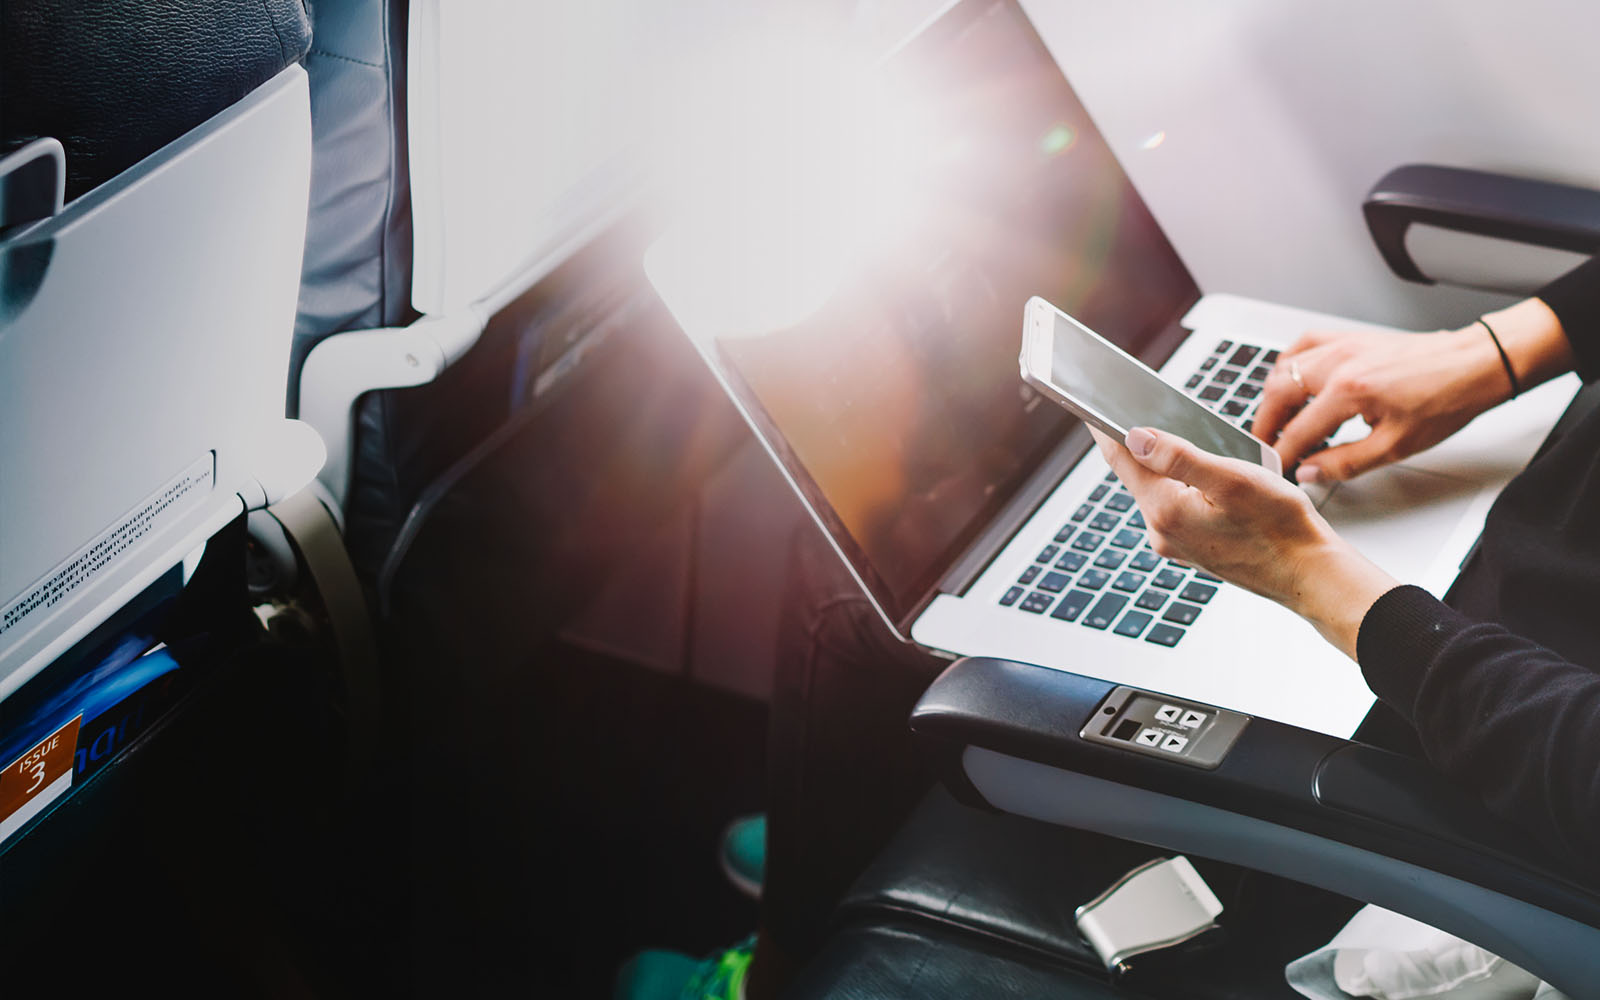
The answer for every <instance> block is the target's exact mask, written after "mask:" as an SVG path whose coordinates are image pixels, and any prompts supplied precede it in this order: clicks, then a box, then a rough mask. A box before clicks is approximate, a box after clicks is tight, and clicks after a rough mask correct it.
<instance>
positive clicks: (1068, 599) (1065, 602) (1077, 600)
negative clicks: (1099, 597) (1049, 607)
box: [1050, 590, 1094, 622]
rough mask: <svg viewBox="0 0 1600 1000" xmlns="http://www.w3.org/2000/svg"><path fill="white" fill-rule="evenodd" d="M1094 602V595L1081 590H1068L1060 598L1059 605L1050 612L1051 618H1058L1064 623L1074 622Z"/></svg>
mask: <svg viewBox="0 0 1600 1000" xmlns="http://www.w3.org/2000/svg"><path fill="white" fill-rule="evenodd" d="M1092 600H1094V595H1093V594H1090V593H1088V592H1086V591H1082V590H1069V591H1067V592H1066V594H1065V595H1063V596H1062V598H1061V603H1060V604H1057V605H1056V609H1055V610H1054V611H1052V612H1050V617H1051V618H1059V619H1061V620H1062V621H1064V622H1074V621H1077V620H1078V616H1079V615H1081V614H1082V613H1083V609H1084V608H1087V607H1088V606H1089V602H1090V601H1092Z"/></svg>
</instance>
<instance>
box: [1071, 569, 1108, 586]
mask: <svg viewBox="0 0 1600 1000" xmlns="http://www.w3.org/2000/svg"><path fill="white" fill-rule="evenodd" d="M1109 579H1111V574H1110V573H1107V572H1106V571H1105V570H1103V569H1086V570H1084V571H1083V575H1082V576H1080V577H1078V586H1080V587H1087V588H1088V589H1090V590H1099V589H1100V588H1101V587H1104V586H1105V585H1106V581H1107V580H1109Z"/></svg>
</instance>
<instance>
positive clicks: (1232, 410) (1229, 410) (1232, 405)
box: [1222, 399, 1250, 417]
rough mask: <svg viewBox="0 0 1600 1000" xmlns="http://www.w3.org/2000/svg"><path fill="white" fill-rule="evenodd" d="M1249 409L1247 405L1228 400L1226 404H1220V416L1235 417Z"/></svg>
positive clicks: (1238, 401) (1235, 400)
mask: <svg viewBox="0 0 1600 1000" xmlns="http://www.w3.org/2000/svg"><path fill="white" fill-rule="evenodd" d="M1249 408H1250V406H1249V404H1248V403H1245V402H1242V401H1240V400H1237V399H1230V400H1228V401H1227V402H1226V403H1223V404H1222V415H1223V416H1225V417H1237V416H1238V415H1239V414H1241V413H1243V412H1244V411H1245V410H1248V409H1249Z"/></svg>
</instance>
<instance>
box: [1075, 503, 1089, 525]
mask: <svg viewBox="0 0 1600 1000" xmlns="http://www.w3.org/2000/svg"><path fill="white" fill-rule="evenodd" d="M1093 513H1094V507H1093V506H1091V505H1089V504H1084V505H1083V506H1081V507H1079V508H1078V509H1077V510H1075V511H1073V512H1072V519H1073V520H1074V521H1082V520H1083V519H1084V518H1086V517H1088V516H1089V515H1090V514H1093Z"/></svg>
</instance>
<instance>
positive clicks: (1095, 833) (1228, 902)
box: [786, 658, 1600, 1000]
mask: <svg viewBox="0 0 1600 1000" xmlns="http://www.w3.org/2000/svg"><path fill="white" fill-rule="evenodd" d="M1132 693H1133V694H1135V695H1137V694H1139V693H1138V692H1132ZM1129 694H1130V692H1128V691H1127V690H1126V689H1118V688H1116V686H1115V685H1112V684H1110V683H1107V682H1102V681H1098V680H1093V679H1090V678H1086V677H1080V676H1077V675H1073V674H1067V673H1064V672H1061V671H1056V670H1049V669H1046V668H1041V667H1036V666H1032V665H1028V664H1020V663H1015V662H1009V661H1000V660H990V659H981V658H968V659H964V660H960V661H957V662H956V663H955V664H953V665H952V666H951V667H950V668H948V669H947V670H946V671H945V673H944V674H942V675H941V676H940V677H939V679H937V680H936V681H935V682H934V684H933V685H932V686H931V687H930V688H929V690H928V692H927V693H926V694H925V695H924V696H923V698H922V700H921V701H920V702H919V704H918V706H917V708H916V710H915V711H914V713H913V716H912V727H913V729H914V730H915V731H917V732H918V733H919V734H922V735H924V736H926V737H928V738H929V743H930V745H931V746H933V747H936V748H937V752H939V753H941V754H945V755H947V756H946V757H945V759H946V761H947V763H948V765H949V769H948V774H947V788H948V790H947V788H935V789H934V790H933V791H932V792H930V793H929V795H928V796H927V797H926V798H925V799H924V801H923V802H922V803H921V804H920V805H919V807H918V808H917V810H916V811H915V812H914V813H913V814H912V816H911V818H910V819H909V820H908V821H907V823H906V825H905V827H904V828H903V829H902V830H901V831H900V833H899V834H897V836H896V838H895V840H894V841H893V842H892V843H891V844H890V846H889V847H888V848H887V849H886V850H885V851H884V853H883V854H882V855H880V857H879V858H878V859H877V860H876V861H874V863H873V865H872V866H871V867H869V869H868V870H867V871H866V872H865V873H863V875H862V876H861V878H860V879H858V881H857V883H856V884H855V886H854V887H853V888H852V889H851V891H850V892H849V893H848V894H847V895H846V897H845V898H844V900H843V901H842V902H841V904H840V906H839V908H838V910H837V911H836V915H835V929H834V931H833V933H832V934H831V935H830V937H829V938H828V940H827V942H826V943H825V944H824V947H823V949H822V951H821V952H820V954H819V955H817V956H816V957H815V958H814V959H813V960H812V961H811V962H810V963H808V965H807V967H806V968H805V969H804V970H803V971H802V973H801V975H800V977H799V979H798V980H797V982H796V983H795V984H794V986H793V987H792V989H791V990H790V991H789V992H788V993H786V995H788V996H794V997H807V998H809V997H829V998H843V997H850V998H861V1000H865V998H876V997H905V996H917V997H944V996H949V997H959V996H976V995H983V996H1063V997H1078V996H1086V997H1098V996H1178V995H1182V996H1186V997H1198V998H1218V1000H1221V998H1229V1000H1233V998H1240V1000H1242V998H1254V1000H1259V998H1263V997H1281V998H1284V1000H1290V998H1293V997H1295V996H1297V995H1298V994H1297V993H1295V992H1294V991H1293V989H1291V988H1290V987H1289V986H1288V985H1287V984H1286V982H1285V980H1284V976H1283V969H1284V965H1285V963H1287V962H1288V961H1289V960H1291V959H1294V958H1297V957H1299V956H1301V955H1304V954H1307V953H1309V952H1311V951H1312V950H1314V949H1316V948H1318V947H1320V946H1321V945H1323V944H1325V943H1326V942H1327V941H1328V939H1329V938H1330V937H1331V936H1332V935H1333V934H1334V932H1336V931H1337V930H1338V928H1339V927H1340V926H1341V925H1342V924H1343V923H1344V921H1345V920H1346V919H1347V918H1348V917H1349V916H1350V915H1351V914H1352V913H1353V912H1354V911H1355V910H1356V908H1357V906H1358V905H1359V904H1360V903H1362V902H1372V903H1376V904H1377V905H1379V906H1382V907H1384V908H1386V909H1389V910H1393V911H1395V912H1397V913H1401V914H1405V915H1407V916H1410V917H1413V918H1415V919H1418V920H1421V921H1423V922H1424V923H1427V924H1430V925H1432V926H1436V927H1439V928H1440V929H1442V930H1445V931H1447V932H1449V933H1453V934H1455V935H1457V936H1459V937H1462V938H1465V939H1466V940H1469V941H1472V942H1473V943H1475V944H1478V945H1479V946H1481V947H1483V948H1485V949H1487V950H1489V951H1491V952H1493V953H1494V954H1497V955H1500V956H1502V957H1504V958H1506V959H1507V960H1508V961H1511V962H1513V963H1514V964H1516V965H1518V966H1520V967H1522V968H1524V969H1526V970H1528V971H1529V972H1531V973H1533V974H1534V975H1535V976H1538V977H1539V978H1541V979H1543V980H1544V981H1546V982H1548V983H1550V984H1551V985H1553V986H1555V987H1556V988H1557V989H1559V990H1561V991H1563V993H1564V995H1566V996H1568V997H1572V998H1575V1000H1576V998H1583V997H1593V996H1595V995H1596V993H1595V984H1596V983H1597V982H1600V968H1597V963H1600V890H1597V888H1596V887H1597V886H1600V876H1597V872H1596V868H1595V866H1594V863H1593V861H1592V859H1589V858H1584V857H1579V856H1577V855H1575V854H1565V853H1562V852H1560V851H1555V850H1551V849H1548V848H1543V847H1540V846H1539V845H1538V844H1536V843H1534V842H1533V838H1531V837H1529V836H1527V835H1525V834H1521V833H1520V832H1519V831H1517V830H1516V829H1515V828H1513V827H1512V826H1511V825H1510V824H1509V823H1507V822H1505V821H1504V820H1501V819H1499V818H1496V817H1492V816H1490V815H1489V814H1488V813H1487V811H1486V810H1484V809H1483V807H1482V806H1481V805H1479V804H1478V803H1477V802H1476V801H1475V800H1473V799H1471V798H1470V797H1469V796H1467V795H1466V794H1464V793H1463V792H1462V791H1460V790H1459V789H1458V788H1457V787H1456V786H1455V785H1453V784H1452V783H1450V782H1448V781H1447V780H1445V779H1444V778H1443V777H1442V776H1441V775H1439V774H1438V773H1437V772H1434V771H1433V770H1432V769H1431V768H1430V767H1428V766H1427V765H1426V764H1424V763H1422V762H1421V761H1418V760H1415V759H1413V758H1409V757H1402V756H1400V755H1397V754H1392V753H1389V752H1387V751H1382V750H1378V749H1376V748H1373V747H1369V746H1365V745H1362V744H1357V743H1353V742H1350V741H1345V740H1335V739H1333V738H1331V737H1326V736H1322V735H1320V734H1314V733H1310V732H1307V731H1304V730H1298V729H1295V728H1294V727H1290V726H1284V725H1281V724H1278V723H1274V722H1271V721H1269V720H1265V719H1252V720H1249V722H1248V723H1247V724H1246V725H1245V727H1244V729H1243V730H1242V731H1241V732H1240V733H1239V734H1238V737H1237V740H1236V742H1235V743H1234V745H1233V746H1232V748H1231V749H1230V750H1229V751H1228V752H1227V753H1226V754H1225V755H1224V758H1223V760H1222V762H1221V763H1220V765H1219V766H1217V767H1216V768H1215V769H1214V770H1210V771H1205V770H1201V769H1198V768H1194V767H1191V766H1189V765H1188V764H1186V763H1178V762H1175V761H1170V760H1163V759H1158V757H1157V756H1156V755H1155V754H1153V753H1152V754H1143V753H1139V752H1136V751H1132V750H1128V749H1122V748H1120V747H1116V748H1113V747H1111V746H1109V745H1107V743H1106V742H1104V741H1101V742H1098V743H1097V742H1093V741H1091V740H1088V739H1085V738H1083V737H1082V736H1080V735H1079V734H1080V731H1081V730H1082V731H1087V730H1088V729H1089V728H1090V727H1092V728H1093V729H1094V730H1096V731H1099V730H1100V729H1102V728H1105V725H1104V724H1103V723H1102V722H1097V720H1102V719H1109V720H1110V723H1112V724H1114V723H1115V722H1116V721H1117V720H1119V719H1121V718H1122V717H1123V715H1122V713H1123V712H1124V711H1126V710H1128V705H1129V704H1130V703H1129V702H1128V696H1129ZM1106 708H1111V709H1112V714H1111V715H1109V716H1107V715H1104V714H1103V713H1104V712H1105V709H1106ZM1205 708H1207V709H1208V710H1210V711H1215V709H1211V708H1210V707H1209V706H1205ZM1174 854H1183V855H1185V856H1188V857H1190V858H1191V860H1193V861H1194V862H1195V865H1196V867H1197V868H1198V869H1199V870H1200V871H1201V874H1202V875H1203V876H1205V877H1207V879H1208V881H1209V883H1210V886H1211V888H1212V890H1213V891H1214V892H1216V894H1217V895H1218V897H1219V898H1220V899H1221V901H1222V902H1223V905H1224V910H1223V915H1222V917H1221V918H1219V922H1221V923H1222V926H1223V928H1224V935H1223V937H1222V939H1221V943H1220V944H1219V945H1217V946H1216V947H1214V948H1212V949H1210V950H1206V951H1202V952H1199V953H1197V954H1194V955H1190V956H1186V957H1185V958H1184V959H1183V960H1181V961H1169V960H1166V958H1165V957H1164V956H1156V960H1155V961H1153V962H1148V963H1147V964H1142V963H1141V961H1140V959H1139V958H1138V957H1137V956H1135V957H1134V958H1132V959H1130V960H1129V962H1128V964H1129V966H1130V969H1129V970H1128V972H1127V976H1126V978H1123V979H1119V978H1118V977H1117V976H1114V975H1113V974H1112V973H1110V972H1109V971H1108V970H1107V969H1106V968H1105V967H1104V966H1103V965H1102V964H1101V962H1100V960H1099V958H1098V956H1097V955H1096V953H1095V952H1094V951H1093V950H1092V949H1091V948H1090V947H1089V946H1088V944H1087V943H1086V942H1085V940H1084V939H1083V938H1082V937H1081V936H1080V934H1079V933H1078V930H1077V928H1076V925H1075V923H1074V911H1075V909H1076V907H1077V906H1079V905H1081V904H1083V903H1086V902H1088V901H1089V900H1091V899H1093V898H1094V897H1096V896H1097V895H1098V894H1099V893H1100V892H1102V891H1103V890H1105V889H1107V888H1108V887H1109V886H1111V884H1112V883H1113V882H1115V881H1116V880H1117V879H1118V878H1119V877H1120V876H1122V875H1123V874H1124V873H1125V872H1128V871H1131V870H1132V869H1133V868H1134V867H1135V866H1137V865H1139V864H1141V863H1143V862H1144V861H1147V860H1150V859H1153V858H1157V857H1170V856H1172V855H1174ZM1242 870H1248V872H1247V873H1245V874H1239V872H1240V871H1242ZM1253 873H1265V877H1263V876H1262V875H1260V874H1253ZM1285 880H1288V881H1285ZM1290 882H1295V883H1300V884H1301V885H1300V886H1298V887H1290ZM1307 886H1310V887H1316V888H1312V889H1306V888H1305V887H1307ZM1297 890H1298V891H1297ZM1318 890H1321V891H1318ZM1230 911H1232V912H1230Z"/></svg>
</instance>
